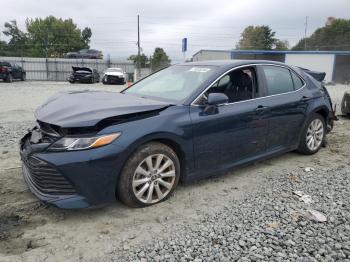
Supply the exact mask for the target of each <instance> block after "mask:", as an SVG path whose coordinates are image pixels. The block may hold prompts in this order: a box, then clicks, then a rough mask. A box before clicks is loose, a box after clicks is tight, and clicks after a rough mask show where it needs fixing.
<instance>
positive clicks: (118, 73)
mask: <svg viewBox="0 0 350 262" xmlns="http://www.w3.org/2000/svg"><path fill="white" fill-rule="evenodd" d="M102 83H103V84H105V85H106V84H119V85H124V84H125V83H126V75H125V72H124V71H123V69H121V68H108V69H107V70H106V71H105V73H104V75H103V77H102Z"/></svg>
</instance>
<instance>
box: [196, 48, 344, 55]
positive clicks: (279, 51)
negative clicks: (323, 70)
mask: <svg viewBox="0 0 350 262" xmlns="http://www.w3.org/2000/svg"><path fill="white" fill-rule="evenodd" d="M201 52H224V53H232V54H254V55H258V54H259V55H265V54H269V55H273V54H274V55H284V54H324V55H327V54H332V55H350V51H292V50H209V49H201V50H199V51H198V52H196V53H195V54H194V55H193V56H195V55H197V54H199V53H201Z"/></svg>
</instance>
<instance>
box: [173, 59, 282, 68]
mask: <svg viewBox="0 0 350 262" xmlns="http://www.w3.org/2000/svg"><path fill="white" fill-rule="evenodd" d="M248 64H276V65H285V64H284V63H281V62H276V61H270V60H238V59H234V60H207V61H198V62H188V63H181V64H178V65H189V66H191V65H192V66H218V67H227V66H232V67H234V66H240V65H248Z"/></svg>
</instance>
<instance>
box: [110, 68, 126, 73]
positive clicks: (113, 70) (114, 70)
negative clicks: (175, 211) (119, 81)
mask: <svg viewBox="0 0 350 262" xmlns="http://www.w3.org/2000/svg"><path fill="white" fill-rule="evenodd" d="M106 72H119V73H123V70H121V69H120V68H108V69H107V70H106Z"/></svg>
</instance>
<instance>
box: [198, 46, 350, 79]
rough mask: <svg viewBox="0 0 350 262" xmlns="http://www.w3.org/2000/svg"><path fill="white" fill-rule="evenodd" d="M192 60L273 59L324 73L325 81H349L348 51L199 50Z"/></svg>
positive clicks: (349, 61)
mask: <svg viewBox="0 0 350 262" xmlns="http://www.w3.org/2000/svg"><path fill="white" fill-rule="evenodd" d="M192 59H193V61H204V60H221V59H248V60H273V61H280V62H284V63H286V64H289V65H295V66H300V67H303V68H307V69H310V70H315V71H321V72H325V73H326V78H325V81H326V82H331V81H334V82H340V83H342V82H346V81H347V82H349V81H350V51H270V50H200V51H198V52H197V53H195V54H194V55H193V57H192Z"/></svg>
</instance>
